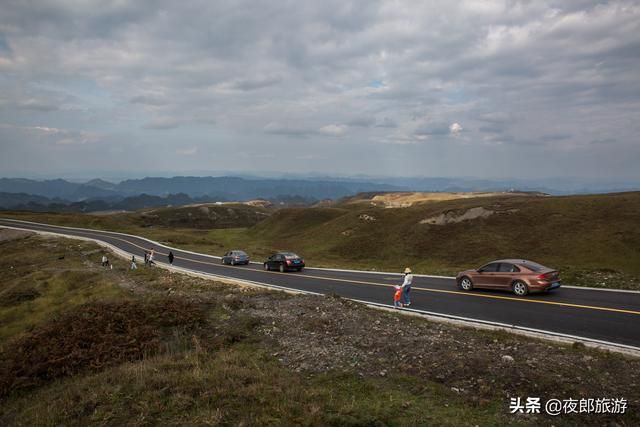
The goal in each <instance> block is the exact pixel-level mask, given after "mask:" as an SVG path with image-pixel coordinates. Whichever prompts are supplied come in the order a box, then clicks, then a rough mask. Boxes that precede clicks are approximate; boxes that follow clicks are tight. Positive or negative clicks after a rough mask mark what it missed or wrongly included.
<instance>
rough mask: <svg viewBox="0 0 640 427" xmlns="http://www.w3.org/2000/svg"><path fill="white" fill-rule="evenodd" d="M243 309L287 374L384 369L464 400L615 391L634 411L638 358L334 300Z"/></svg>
mask: <svg viewBox="0 0 640 427" xmlns="http://www.w3.org/2000/svg"><path fill="white" fill-rule="evenodd" d="M255 301H256V303H255V307H256V309H254V310H251V312H252V314H253V315H255V316H258V317H259V318H261V319H263V323H262V325H263V326H261V327H260V330H261V331H262V333H263V334H264V335H266V336H267V337H269V338H270V339H272V340H273V341H275V343H276V344H277V348H278V349H279V350H278V352H277V353H276V354H275V355H276V356H277V357H278V358H279V359H280V360H281V361H282V362H283V363H284V364H285V365H287V366H290V367H291V369H293V370H295V371H307V372H325V371H330V370H347V371H356V372H358V373H360V374H361V375H365V376H386V375H388V374H389V373H390V372H392V371H394V372H398V371H399V372H404V373H407V374H412V375H418V376H420V377H422V378H424V379H425V380H430V381H435V382H438V383H442V384H445V385H447V386H448V387H450V388H451V390H453V391H454V392H456V393H458V394H461V395H464V396H466V397H467V398H468V399H469V400H470V401H471V402H478V403H481V402H484V401H489V400H491V399H495V398H496V397H498V398H501V399H505V401H508V400H506V399H507V398H508V397H509V396H539V397H543V398H547V399H549V398H558V399H563V398H580V397H586V398H588V397H591V398H593V397H625V398H627V399H628V400H629V405H630V409H629V410H630V411H637V410H639V409H640V360H638V359H631V358H624V357H621V356H617V355H616V356H613V355H609V354H608V353H603V352H598V351H587V350H584V349H583V348H582V347H583V346H574V347H569V346H561V345H556V344H553V345H552V344H550V343H545V342H543V341H537V340H532V339H524V338H521V337H516V336H511V335H509V334H506V333H498V332H495V333H492V332H478V331H477V330H474V329H470V328H458V327H454V326H450V325H445V324H439V323H431V322H425V321H423V320H419V319H414V318H411V317H405V316H400V315H397V314H395V313H388V314H383V313H380V312H379V311H375V310H371V309H368V308H366V307H364V306H361V305H359V304H356V303H352V302H349V301H346V300H342V299H339V298H330V297H327V298H318V297H312V296H297V297H293V298H289V299H286V300H281V301H277V302H276V301H274V300H273V299H270V298H256V299H255Z"/></svg>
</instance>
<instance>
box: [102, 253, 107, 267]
mask: <svg viewBox="0 0 640 427" xmlns="http://www.w3.org/2000/svg"><path fill="white" fill-rule="evenodd" d="M107 265H109V259H108V258H107V256H106V255H104V254H103V255H102V266H103V267H106V266H107Z"/></svg>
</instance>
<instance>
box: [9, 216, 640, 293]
mask: <svg viewBox="0 0 640 427" xmlns="http://www.w3.org/2000/svg"><path fill="white" fill-rule="evenodd" d="M0 219H1V220H3V221H15V222H22V223H25V224H35V225H44V226H48V227H60V228H66V229H68V230H78V231H97V232H100V233H106V234H116V235H119V236H127V237H133V238H136V239H140V240H144V241H147V242H149V243H151V244H152V245H154V246H158V247H161V248H165V249H169V250H175V251H180V252H184V253H187V254H191V255H196V256H201V257H206V258H213V259H217V260H219V259H221V258H222V257H220V256H216V255H209V254H203V253H199V252H193V251H189V250H186V249H180V248H174V247H172V246H167V245H163V244H162V243H160V242H156V241H154V240H151V239H147V238H146V237H142V236H136V235H134V234H127V233H120V232H117V231H107V230H99V229H92V228H80V227H68V226H64V225H55V224H46V223H43V222H34V221H25V220H21V219H12V218H0ZM0 227H3V225H1V224H0ZM7 228H11V227H8V226H7ZM30 231H33V230H30ZM250 264H259V265H260V264H263V263H261V262H257V261H250ZM305 269H306V270H323V271H335V272H338V273H365V274H378V275H395V274H397V275H401V274H402V273H390V272H384V271H368V270H348V269H340V268H323V267H305ZM414 277H426V278H430V279H451V280H454V279H455V277H453V276H436V275H430V274H414ZM562 287H563V288H568V289H580V290H587V291H603V292H621V293H628V294H640V291H634V290H631V289H607V288H593V287H588V286H571V285H562Z"/></svg>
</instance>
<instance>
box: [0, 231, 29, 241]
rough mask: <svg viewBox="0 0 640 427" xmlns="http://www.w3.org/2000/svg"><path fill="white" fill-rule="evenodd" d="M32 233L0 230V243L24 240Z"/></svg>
mask: <svg viewBox="0 0 640 427" xmlns="http://www.w3.org/2000/svg"><path fill="white" fill-rule="evenodd" d="M33 234H34V233H32V232H30V231H21V230H12V229H10V228H0V242H9V241H11V240H19V239H25V238H27V237H29V236H32V235H33Z"/></svg>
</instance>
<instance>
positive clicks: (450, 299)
mask: <svg viewBox="0 0 640 427" xmlns="http://www.w3.org/2000/svg"><path fill="white" fill-rule="evenodd" d="M3 225H4V226H10V227H17V228H22V229H26V230H33V231H47V232H54V233H59V234H65V235H70V236H80V237H88V238H92V239H96V240H101V241H103V242H106V243H109V244H111V245H113V246H116V247H118V248H119V249H121V250H123V251H125V252H128V253H130V254H134V255H136V259H137V260H138V261H139V264H142V260H143V258H144V251H145V250H146V249H150V248H151V247H154V248H155V250H156V258H155V262H156V263H164V264H168V259H167V256H166V255H167V254H168V253H169V250H168V248H167V247H165V246H162V245H159V244H157V243H155V244H154V243H151V242H149V241H148V240H145V239H144V238H140V237H135V236H128V235H122V234H118V233H111V232H105V231H97V230H88V229H75V228H74V229H71V228H65V227H58V226H54V225H47V224H36V223H26V222H21V221H15V220H9V219H0V227H1V226H3ZM171 250H172V251H173V253H174V255H175V260H174V265H175V266H176V267H181V268H186V269H189V270H193V271H197V272H203V273H209V274H215V275H217V276H225V277H229V278H233V279H241V280H247V281H252V282H259V283H262V284H266V285H272V286H279V287H285V288H290V289H297V290H303V291H311V292H316V293H321V294H337V295H340V296H342V297H346V298H352V299H355V300H360V301H366V302H371V303H376V304H384V305H388V306H392V305H393V302H392V298H393V287H392V286H393V285H394V284H400V283H401V282H402V275H401V274H391V273H390V274H380V273H377V274H376V273H371V272H365V271H357V272H356V271H354V272H349V271H338V270H327V269H314V268H307V269H305V270H304V271H303V272H291V273H279V272H266V271H263V268H262V264H250V265H246V266H245V265H243V266H226V265H221V263H220V260H219V259H216V258H215V257H211V256H206V255H202V254H195V253H191V252H188V251H181V250H179V249H174V248H171ZM257 261H262V260H257ZM141 267H142V266H141ZM404 267H405V266H404V265H400V266H398V271H401V270H402V269H403V268H404ZM565 285H567V284H566V283H565ZM411 309H415V310H417V311H425V312H429V313H431V314H441V315H445V316H458V317H463V318H467V319H474V320H479V321H484V322H496V323H500V324H506V325H510V326H516V327H520V328H531V329H535V330H540V331H547V332H551V333H557V334H564V335H571V336H576V337H581V338H585V339H588V340H593V341H605V342H608V343H613V344H618V345H623V346H631V347H635V348H636V349H638V350H640V293H632V292H617V291H602V290H590V289H576V288H568V287H562V288H560V289H557V290H554V291H552V292H550V293H547V294H538V295H535V294H534V295H529V296H526V297H524V298H519V297H516V296H515V295H513V294H511V293H509V292H500V291H484V290H473V291H471V292H464V291H462V290H460V289H458V287H457V286H456V283H455V281H454V280H453V279H450V278H438V277H427V276H415V277H414V281H413V286H412V290H411Z"/></svg>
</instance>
